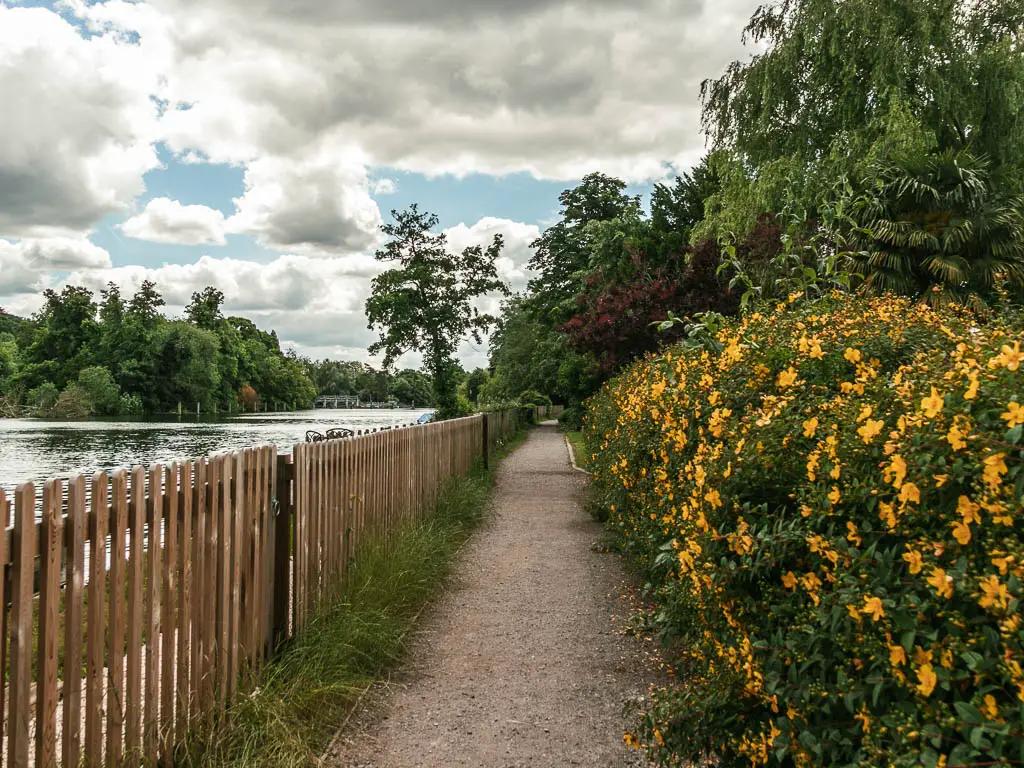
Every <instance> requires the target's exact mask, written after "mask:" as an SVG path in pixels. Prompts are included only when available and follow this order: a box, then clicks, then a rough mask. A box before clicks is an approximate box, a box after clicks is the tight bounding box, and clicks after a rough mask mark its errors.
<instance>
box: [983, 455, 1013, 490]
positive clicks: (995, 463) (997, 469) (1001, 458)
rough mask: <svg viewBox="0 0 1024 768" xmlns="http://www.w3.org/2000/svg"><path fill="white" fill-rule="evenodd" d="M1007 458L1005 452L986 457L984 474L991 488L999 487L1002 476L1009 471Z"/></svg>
mask: <svg viewBox="0 0 1024 768" xmlns="http://www.w3.org/2000/svg"><path fill="white" fill-rule="evenodd" d="M1005 459H1006V454H1005V453H993V454H992V455H991V456H989V457H987V458H986V459H985V461H984V464H985V470H984V472H982V476H983V477H984V478H985V482H986V483H987V484H988V486H989V488H997V487H999V483H1000V482H1001V481H1000V478H1001V477H1002V476H1003V475H1005V474H1006V473H1007V471H1008V470H1007V469H1006V461H1005Z"/></svg>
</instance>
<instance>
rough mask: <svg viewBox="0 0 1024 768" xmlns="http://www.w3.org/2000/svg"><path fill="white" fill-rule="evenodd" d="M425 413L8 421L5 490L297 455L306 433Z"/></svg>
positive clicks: (0, 440) (2, 445)
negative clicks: (256, 448) (219, 459)
mask: <svg viewBox="0 0 1024 768" xmlns="http://www.w3.org/2000/svg"><path fill="white" fill-rule="evenodd" d="M426 410H427V409H424V410H415V411H407V410H369V409H360V410H348V409H337V410H333V409H320V410H315V411H298V412H294V413H259V414H248V415H245V416H235V417H231V418H222V419H215V420H214V419H210V420H207V419H202V420H199V421H197V420H196V418H195V417H194V416H193V417H191V418H190V417H182V419H181V421H177V420H175V421H96V420H94V421H44V420H41V419H0V488H3V489H4V490H6V491H10V490H12V489H13V488H14V487H15V486H17V485H19V484H20V483H24V482H29V481H35V482H39V481H43V480H47V479H49V478H53V477H70V476H73V475H76V474H84V475H88V474H92V473H93V472H97V471H100V470H104V471H110V470H111V469H114V468H116V467H131V466H133V465H136V464H141V465H143V466H148V465H150V464H152V463H154V462H168V461H171V460H174V459H182V458H195V457H199V456H205V455H207V454H210V453H216V452H219V451H224V450H232V449H236V448H246V447H249V446H253V445H276V446H277V448H278V450H279V451H281V452H282V453H291V450H292V446H293V445H295V443H301V442H304V441H305V439H306V430H310V429H313V430H317V431H318V432H324V431H326V430H328V429H330V428H332V427H347V428H349V429H372V428H376V427H387V426H397V425H399V424H409V423H411V422H414V421H416V419H417V418H419V417H420V416H421V415H423V414H424V413H425V412H426Z"/></svg>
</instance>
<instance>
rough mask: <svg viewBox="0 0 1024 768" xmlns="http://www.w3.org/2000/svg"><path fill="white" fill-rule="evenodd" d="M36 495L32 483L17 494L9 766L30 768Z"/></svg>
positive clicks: (8, 744)
mask: <svg viewBox="0 0 1024 768" xmlns="http://www.w3.org/2000/svg"><path fill="white" fill-rule="evenodd" d="M35 513H36V492H35V486H34V485H32V483H26V484H25V485H22V486H19V487H18V489H17V490H16V491H15V492H14V552H13V558H12V568H11V574H12V578H11V666H10V679H11V683H10V710H9V714H8V717H7V724H8V726H7V727H8V736H7V761H8V762H7V765H8V768H20V766H23V765H28V754H29V718H30V717H31V716H32V715H31V713H32V708H31V703H30V699H29V697H30V694H31V686H32V611H33V593H34V592H35V585H34V583H33V581H34V579H35V559H36V514H35Z"/></svg>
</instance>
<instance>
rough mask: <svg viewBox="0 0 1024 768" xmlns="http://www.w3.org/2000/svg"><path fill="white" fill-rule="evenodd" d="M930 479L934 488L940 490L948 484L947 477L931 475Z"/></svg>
mask: <svg viewBox="0 0 1024 768" xmlns="http://www.w3.org/2000/svg"><path fill="white" fill-rule="evenodd" d="M932 477H933V478H934V479H935V487H936V488H941V487H942V486H944V485H945V484H946V483H947V482H949V475H932Z"/></svg>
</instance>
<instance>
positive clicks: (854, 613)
mask: <svg viewBox="0 0 1024 768" xmlns="http://www.w3.org/2000/svg"><path fill="white" fill-rule="evenodd" d="M846 612H847V613H848V614H850V618H851V619H856V620H857V621H860V611H858V610H857V606H856V605H848V606H846Z"/></svg>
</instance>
